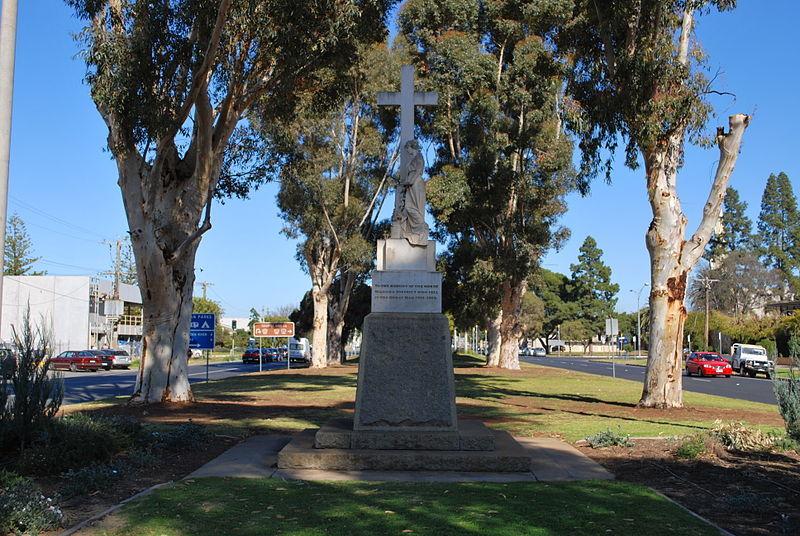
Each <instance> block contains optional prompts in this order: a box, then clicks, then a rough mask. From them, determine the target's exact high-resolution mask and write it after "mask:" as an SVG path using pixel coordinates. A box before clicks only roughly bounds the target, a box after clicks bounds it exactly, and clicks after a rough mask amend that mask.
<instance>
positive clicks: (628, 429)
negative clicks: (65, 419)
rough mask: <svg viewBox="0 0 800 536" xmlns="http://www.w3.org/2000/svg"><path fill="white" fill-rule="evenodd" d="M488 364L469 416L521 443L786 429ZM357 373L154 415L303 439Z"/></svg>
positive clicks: (220, 387)
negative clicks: (720, 428) (728, 428)
mask: <svg viewBox="0 0 800 536" xmlns="http://www.w3.org/2000/svg"><path fill="white" fill-rule="evenodd" d="M481 364H482V358H477V357H474V356H468V355H458V356H457V358H456V375H455V380H456V397H457V398H456V402H457V404H458V412H459V416H461V417H464V418H475V419H482V420H483V421H484V422H485V423H486V424H487V425H488V426H490V427H492V428H496V429H502V430H507V431H509V432H510V433H512V434H513V435H518V436H550V437H560V438H563V439H566V440H568V441H577V440H579V439H583V438H585V437H587V436H590V435H594V434H597V433H598V432H602V431H605V430H607V429H609V428H610V429H612V430H614V431H617V430H619V431H620V432H622V433H624V434H629V435H631V436H639V437H642V436H645V437H656V436H681V435H687V434H691V433H693V432H696V431H698V430H701V429H707V428H711V427H712V426H713V425H714V421H715V420H716V419H721V420H723V421H744V422H747V423H749V424H751V425H754V426H759V427H760V428H762V429H763V430H765V431H775V432H782V431H783V421H782V419H781V417H780V415H779V413H778V409H777V407H776V406H774V405H768V404H758V403H755V402H748V401H744V400H736V399H731V398H724V397H717V396H711V395H704V394H699V393H689V392H685V393H684V402H685V403H686V407H685V408H683V409H673V410H653V409H642V408H637V407H636V402H637V401H638V400H639V397H640V395H641V389H642V387H641V383H639V382H634V381H628V380H621V379H615V378H606V377H603V376H597V375H592V374H584V373H580V372H572V371H567V370H561V369H557V368H550V367H540V366H536V365H528V364H523V368H522V370H520V371H498V370H492V369H486V368H484V367H482V366H481ZM356 371H357V367H355V366H352V365H351V366H339V367H331V368H328V369H322V370H313V369H299V370H291V371H287V370H274V371H269V372H264V373H253V374H247V375H243V376H238V377H234V378H227V379H224V380H217V381H212V382H209V383H208V384H205V383H204V384H194V385H193V386H192V389H193V390H194V394H195V397H196V398H197V403H195V404H191V405H178V406H175V407H154V408H148V412H149V415H148V416H147V420H150V421H154V422H163V423H165V424H169V423H175V422H182V421H185V420H187V419H193V420H194V421H195V422H198V423H201V424H204V425H206V426H209V427H210V428H211V429H212V431H214V432H215V433H223V434H228V435H236V436H247V435H251V434H257V433H295V432H298V431H300V430H303V429H305V428H313V427H318V426H320V425H321V424H323V423H324V422H325V421H327V420H328V419H330V418H332V417H347V416H350V415H352V411H353V409H354V405H355V404H354V401H355V387H356ZM126 400H127V398H126V397H119V398H117V399H111V400H107V401H102V402H94V403H89V404H81V405H75V406H69V410H70V411H72V410H75V409H83V410H88V411H102V410H103V408H105V407H108V406H116V407H115V408H109V411H110V412H115V413H117V412H120V411H129V412H130V413H131V415H133V416H136V417H137V418H138V417H139V416H140V413H141V412H140V410H136V409H135V408H124V407H122V406H123V405H124V402H125V401H126Z"/></svg>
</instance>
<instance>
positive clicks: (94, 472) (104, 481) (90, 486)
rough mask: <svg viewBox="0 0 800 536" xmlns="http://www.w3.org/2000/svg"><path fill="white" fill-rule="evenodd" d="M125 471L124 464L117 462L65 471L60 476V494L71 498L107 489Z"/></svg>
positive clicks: (126, 468)
mask: <svg viewBox="0 0 800 536" xmlns="http://www.w3.org/2000/svg"><path fill="white" fill-rule="evenodd" d="M127 470H128V467H127V466H126V465H125V464H124V463H122V462H120V461H117V462H113V463H104V464H99V465H88V466H86V467H82V468H81V469H77V470H74V471H67V472H65V473H62V474H61V478H62V480H63V481H64V483H63V484H62V485H61V493H62V494H63V495H64V496H65V497H73V496H75V495H88V494H89V493H93V492H95V491H100V490H103V489H106V488H109V487H111V486H112V485H114V484H115V483H116V482H117V481H118V480H119V479H121V478H122V477H123V476H124V475H125V473H126V471H127Z"/></svg>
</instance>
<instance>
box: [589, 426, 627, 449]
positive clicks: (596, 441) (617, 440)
mask: <svg viewBox="0 0 800 536" xmlns="http://www.w3.org/2000/svg"><path fill="white" fill-rule="evenodd" d="M586 441H587V442H588V443H589V446H590V447H592V448H594V449H596V448H601V447H632V446H633V441H631V436H630V435H623V433H622V430H619V429H618V431H616V432H614V431H613V430H611V428H608V429H607V430H606V431H605V432H600V433H598V434H595V435H593V436H589V437H587V438H586Z"/></svg>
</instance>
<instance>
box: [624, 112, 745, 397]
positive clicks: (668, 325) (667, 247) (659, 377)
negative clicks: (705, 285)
mask: <svg viewBox="0 0 800 536" xmlns="http://www.w3.org/2000/svg"><path fill="white" fill-rule="evenodd" d="M749 122H750V117H749V116H747V115H744V114H736V115H732V116H731V117H730V118H729V125H730V131H729V132H727V133H725V132H724V129H721V128H720V129H718V131H717V145H718V147H719V151H720V160H719V164H718V166H717V171H716V174H715V177H714V182H713V184H712V187H711V191H710V193H709V196H708V200H707V201H706V204H705V207H704V208H703V218H702V220H701V222H700V224H699V225H698V227H697V230H696V231H695V233H694V234H693V235H692V237H691V239H690V240H688V241H684V237H685V236H686V233H685V231H686V217H685V216H684V214H683V211H682V209H681V205H680V200H679V199H678V193H677V187H676V186H677V185H676V183H677V174H678V165H679V163H680V160H681V157H682V144H683V131H682V130H681V131H680V132H678V133H674V134H673V135H672V136H670V137H669V138H668V139H667V140H666V141H664V142H663V143H662V144H661V145H659V146H656V147H654V148H652V150H648V151H642V152H643V153H644V160H645V170H646V172H647V192H648V197H649V200H650V206H651V209H652V212H653V221H652V222H651V223H650V228H649V229H648V230H647V233H646V236H645V240H646V243H647V251H648V252H649V254H650V274H651V275H650V288H651V292H650V323H649V325H650V353H649V355H650V357H649V359H648V364H647V372H646V375H645V381H644V388H643V391H642V397H641V399H640V400H639V405H640V406H642V407H655V408H677V407H682V406H683V396H682V373H683V326H684V322H685V320H686V308H685V306H684V299H685V297H686V281H687V278H688V274H689V272H691V270H692V268H693V267H694V265H695V263H696V262H697V260H698V259H699V258H700V256H701V255H702V254H703V251H704V250H705V247H706V245H707V244H708V240H709V239H710V238H711V234H712V232H713V230H714V226H715V225H716V223H717V219H718V218H719V213H720V207H721V206H722V203H723V201H724V199H725V190H726V189H727V187H728V184H729V182H730V176H731V173H732V172H733V168H734V166H735V164H736V159H737V157H738V154H739V147H740V146H741V141H742V135H743V134H744V131H745V129H746V128H747V125H748V124H749Z"/></svg>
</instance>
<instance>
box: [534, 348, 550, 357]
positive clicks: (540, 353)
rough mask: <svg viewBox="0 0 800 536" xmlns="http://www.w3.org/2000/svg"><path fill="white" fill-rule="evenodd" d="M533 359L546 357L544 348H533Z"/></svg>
mask: <svg viewBox="0 0 800 536" xmlns="http://www.w3.org/2000/svg"><path fill="white" fill-rule="evenodd" d="M533 357H547V352H545V351H544V348H534V349H533Z"/></svg>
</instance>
